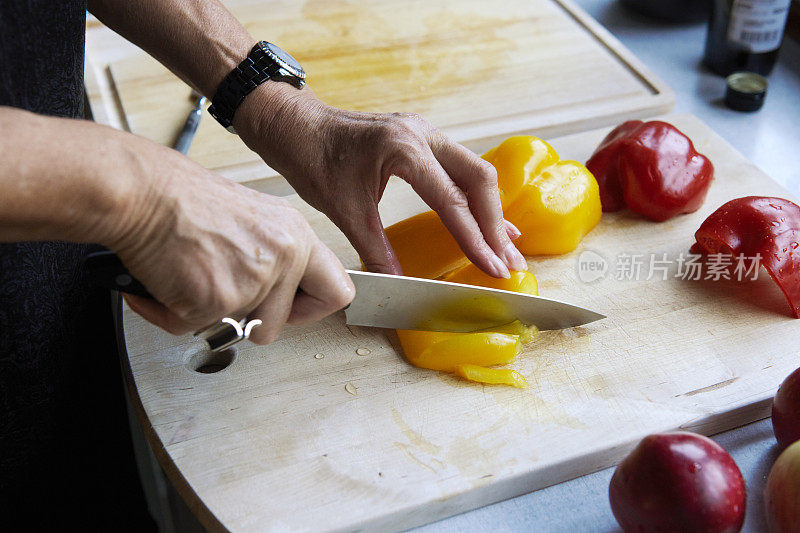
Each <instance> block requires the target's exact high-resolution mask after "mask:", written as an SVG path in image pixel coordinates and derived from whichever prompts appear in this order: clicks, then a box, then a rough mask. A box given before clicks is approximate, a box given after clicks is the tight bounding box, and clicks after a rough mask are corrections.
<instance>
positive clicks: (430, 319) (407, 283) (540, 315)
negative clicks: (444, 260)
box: [345, 270, 605, 333]
mask: <svg viewBox="0 0 800 533" xmlns="http://www.w3.org/2000/svg"><path fill="white" fill-rule="evenodd" d="M347 273H348V274H349V275H350V278H351V279H352V280H353V284H354V285H355V287H356V296H355V298H354V299H353V301H352V302H351V303H350V305H349V306H348V307H347V308H346V309H345V315H346V317H347V323H348V324H350V325H356V326H372V327H379V328H392V329H412V330H423V331H450V332H457V333H468V332H472V331H478V330H481V329H487V328H491V327H495V326H501V325H503V324H508V323H509V322H513V321H515V320H519V321H520V322H522V323H523V324H527V325H534V326H536V327H537V328H538V329H540V330H551V329H564V328H570V327H573V326H581V325H584V324H588V323H590V322H594V321H595V320H600V319H601V318H605V316H604V315H602V314H600V313H597V312H595V311H591V310H589V309H584V308H582V307H578V306H576V305H573V304H569V303H566V302H562V301H559V300H553V299H551V298H545V297H543V296H535V295H532V294H524V293H520V292H511V291H504V290H500V289H489V288H486V287H477V286H474V285H462V284H460V283H451V282H447V281H438V280H430V279H422V278H412V277H407V276H393V275H390V274H377V273H374V272H362V271H358V270H348V271H347Z"/></svg>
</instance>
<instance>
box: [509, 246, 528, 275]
mask: <svg viewBox="0 0 800 533" xmlns="http://www.w3.org/2000/svg"><path fill="white" fill-rule="evenodd" d="M503 259H504V260H505V262H506V265H508V268H510V269H511V270H528V262H527V261H525V258H524V257H523V256H522V254H521V253H519V250H517V247H516V246H514V245H513V244H512V243H508V245H507V246H506V247H505V249H504V250H503Z"/></svg>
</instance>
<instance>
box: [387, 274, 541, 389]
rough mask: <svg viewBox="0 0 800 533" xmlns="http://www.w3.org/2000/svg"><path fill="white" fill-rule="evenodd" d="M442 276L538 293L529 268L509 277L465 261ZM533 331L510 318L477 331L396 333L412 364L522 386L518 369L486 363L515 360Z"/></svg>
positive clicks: (485, 381) (491, 381) (537, 286)
mask: <svg viewBox="0 0 800 533" xmlns="http://www.w3.org/2000/svg"><path fill="white" fill-rule="evenodd" d="M444 279H445V280H446V281H452V282H453V283H465V284H469V285H480V286H484V287H491V288H494V289H502V290H506V291H515V292H525V293H528V294H538V293H539V284H538V282H537V281H536V277H535V276H534V275H533V274H531V273H530V272H517V271H512V272H511V278H510V279H502V278H493V277H492V276H489V275H488V274H485V273H484V272H482V271H481V270H480V269H478V267H476V266H475V265H473V264H468V265H467V266H465V267H462V268H460V269H458V270H454V271H453V272H450V273H449V274H447V275H446V276H445V277H444ZM535 332H536V328H535V327H532V326H525V325H523V324H521V323H520V322H512V323H511V324H506V325H503V326H498V327H494V328H489V330H487V331H481V332H476V333H443V332H435V331H407V330H397V337H398V338H399V339H400V345H401V346H402V347H403V353H404V354H405V356H406V359H407V360H408V362H409V363H411V364H412V365H414V366H418V367H421V368H430V369H432V370H441V371H444V372H453V373H455V374H457V375H459V376H461V377H463V378H465V379H469V380H472V381H479V382H482V383H492V384H506V385H512V386H514V387H524V383H525V379H524V378H523V377H522V376H521V375H519V373H514V374H511V373H510V371H509V372H506V371H505V370H503V371H500V370H499V369H492V368H486V367H488V366H494V365H504V364H508V363H511V362H513V361H515V360H516V358H517V354H518V353H519V352H520V350H521V349H522V344H523V343H524V342H529V341H530V340H531V339H532V338H533V335H534V334H535ZM465 365H466V366H465ZM462 367H464V368H462Z"/></svg>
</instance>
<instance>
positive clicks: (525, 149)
mask: <svg viewBox="0 0 800 533" xmlns="http://www.w3.org/2000/svg"><path fill="white" fill-rule="evenodd" d="M483 158H484V159H486V160H487V161H489V162H490V163H491V164H492V165H494V167H495V169H496V170H497V181H498V185H499V187H500V191H501V193H500V199H501V202H502V203H503V213H504V215H505V218H506V219H508V220H509V221H511V222H512V223H513V224H514V225H515V226H517V228H518V229H519V230H520V231H521V232H522V236H520V237H519V239H517V240H516V242H515V244H516V245H517V248H519V251H520V252H522V253H523V254H525V255H555V254H564V253H567V252H571V251H572V250H574V249H575V248H576V247H577V246H578V243H580V242H581V239H583V237H584V236H586V234H587V233H589V232H590V231H591V230H592V229H593V228H594V227H595V226H596V225H597V223H598V222H599V221H600V215H601V214H602V208H601V206H600V189H599V187H598V186H597V181H596V180H595V179H594V176H592V173H591V172H589V171H588V170H587V169H586V167H585V166H583V165H582V164H581V163H578V162H577V161H569V160H565V161H561V160H559V157H558V153H556V151H555V150H554V149H553V147H552V146H550V145H549V144H547V143H546V142H545V141H543V140H541V139H538V138H536V137H531V136H526V135H519V136H516V137H511V138H509V139H506V140H505V141H503V143H502V144H500V145H499V146H497V147H495V148H492V149H491V150H489V151H488V152H486V153H485V154H484V155H483Z"/></svg>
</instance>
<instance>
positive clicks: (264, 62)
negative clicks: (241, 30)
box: [208, 41, 306, 133]
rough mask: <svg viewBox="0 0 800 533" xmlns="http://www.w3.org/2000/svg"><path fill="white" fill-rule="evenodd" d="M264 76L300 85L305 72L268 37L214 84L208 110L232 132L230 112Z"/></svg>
mask: <svg viewBox="0 0 800 533" xmlns="http://www.w3.org/2000/svg"><path fill="white" fill-rule="evenodd" d="M267 80H275V81H283V82H286V83H290V84H291V85H294V86H295V87H297V88H298V89H301V88H302V87H303V85H305V80H306V72H305V71H304V70H303V67H301V66H300V63H298V62H297V60H296V59H295V58H293V57H292V56H290V55H289V54H288V53H286V52H285V51H284V50H281V49H280V48H279V47H277V46H275V45H274V44H272V43H268V42H267V41H260V42H258V43H257V44H256V45H255V46H254V47H253V49H252V50H250V53H249V54H247V57H246V58H245V59H244V61H242V62H241V63H239V66H237V67H236V68H235V69H233V70H232V71H231V73H230V74H228V75H227V76H226V77H225V79H224V80H222V82H221V83H220V84H219V87H217V92H216V94H215V95H214V98H212V99H211V106H210V107H209V108H208V112H209V113H210V114H211V116H212V117H214V118H215V119H217V121H218V122H219V123H220V124H222V126H223V127H224V128H225V129H227V130H228V131H229V132H231V133H236V130H235V129H233V115H234V113H236V110H237V109H238V108H239V105H240V104H241V103H242V101H243V100H244V97H245V96H247V95H248V94H250V92H251V91H252V90H253V89H255V88H256V87H258V86H259V85H261V84H262V83H264V82H265V81H267Z"/></svg>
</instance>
